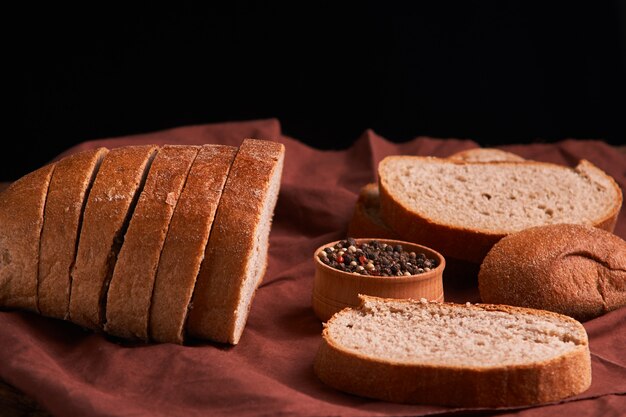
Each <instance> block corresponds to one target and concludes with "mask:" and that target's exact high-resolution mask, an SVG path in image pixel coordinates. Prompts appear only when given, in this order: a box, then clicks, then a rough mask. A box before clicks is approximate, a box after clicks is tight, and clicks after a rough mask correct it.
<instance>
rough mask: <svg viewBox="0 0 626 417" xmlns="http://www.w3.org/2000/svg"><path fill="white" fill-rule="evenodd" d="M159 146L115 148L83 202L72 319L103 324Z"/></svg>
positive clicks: (93, 326) (90, 325)
mask: <svg viewBox="0 0 626 417" xmlns="http://www.w3.org/2000/svg"><path fill="white" fill-rule="evenodd" d="M156 150H157V147H156V146H152V145H146V146H129V147H124V148H117V149H113V150H112V151H110V152H109V153H108V154H107V156H106V157H105V158H104V160H103V161H102V164H101V166H100V170H99V171H98V174H97V175H96V179H95V181H94V183H93V186H92V188H91V192H90V193H89V197H88V199H87V205H86V206H85V211H84V214H83V224H82V228H81V232H80V237H79V242H78V250H77V253H76V263H75V265H74V268H73V270H72V286H71V290H70V310H69V312H70V317H69V319H70V320H71V321H73V322H74V323H76V324H79V325H81V326H83V327H87V328H90V329H94V330H99V329H100V328H101V321H102V320H103V316H104V314H103V313H104V311H103V308H102V307H103V306H102V303H103V300H104V297H106V291H107V285H108V282H107V281H108V280H109V279H110V276H111V273H112V272H113V267H114V266H115V261H116V259H117V252H118V249H119V248H118V245H119V243H120V241H121V240H122V239H123V236H122V235H121V234H122V233H123V232H124V230H125V227H126V225H127V224H128V220H129V217H130V216H129V211H131V210H132V209H133V204H134V203H135V201H136V199H137V197H138V192H140V191H141V187H142V185H143V184H142V182H143V180H144V179H145V173H146V171H147V168H148V167H149V166H150V162H151V160H152V158H153V157H154V153H155V152H156ZM130 214H132V213H130Z"/></svg>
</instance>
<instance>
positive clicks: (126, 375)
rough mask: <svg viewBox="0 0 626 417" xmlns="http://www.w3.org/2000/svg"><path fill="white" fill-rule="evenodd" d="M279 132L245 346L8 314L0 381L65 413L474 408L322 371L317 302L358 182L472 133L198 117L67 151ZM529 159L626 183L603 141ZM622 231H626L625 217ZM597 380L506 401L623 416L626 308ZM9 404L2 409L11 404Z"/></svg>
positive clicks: (0, 320)
mask: <svg viewBox="0 0 626 417" xmlns="http://www.w3.org/2000/svg"><path fill="white" fill-rule="evenodd" d="M244 137H258V138H266V139H274V140H277V141H280V142H282V143H284V144H285V146H286V149H287V154H286V162H285V169H284V175H283V180H282V189H281V193H280V197H279V200H278V205H277V207H276V213H275V217H274V225H273V229H272V233H271V239H270V243H271V247H270V261H269V267H268V270H267V274H266V276H265V279H264V281H263V284H262V285H261V287H260V288H259V290H258V292H257V295H256V298H255V300H254V303H253V306H252V311H251V314H250V319H249V321H248V324H247V327H246V329H245V331H244V334H243V337H242V339H241V342H240V343H239V345H237V346H236V347H228V346H224V345H217V344H213V343H208V342H194V343H192V344H191V345H189V346H177V345H171V344H130V343H124V342H120V341H116V340H112V339H110V338H107V337H106V336H104V335H101V334H95V333H91V332H88V331H84V330H82V329H80V328H79V327H77V326H75V325H72V324H70V323H66V322H63V321H60V320H52V319H48V318H44V317H39V316H37V315H34V314H30V313H24V312H17V311H4V312H0V335H1V336H0V378H1V379H2V380H4V381H6V382H8V383H9V384H11V385H14V386H15V387H17V388H19V389H20V390H22V391H24V392H25V393H26V394H28V395H29V396H31V397H33V398H35V399H36V400H37V401H38V402H39V403H40V404H41V405H42V406H43V407H44V408H45V409H46V410H49V411H50V412H51V413H52V414H55V415H59V416H78V415H90V416H104V415H106V416H128V415H133V416H143V415H146V416H177V415H181V416H195V415H198V416H207V415H228V416H232V415H293V416H322V415H345V416H370V415H371V416H375V415H425V414H445V413H456V414H459V413H462V412H464V411H466V412H467V411H470V410H461V409H452V408H444V407H435V406H421V405H414V406H410V405H401V404H391V403H385V402H380V401H375V400H370V399H365V398H360V397H356V396H352V395H348V394H344V393H342V392H338V391H335V390H333V389H331V388H329V387H327V386H325V385H324V384H322V383H321V382H320V381H319V380H318V379H317V378H316V377H315V375H314V373H313V369H312V363H313V358H314V356H315V353H316V350H317V347H318V344H319V342H320V333H321V330H322V325H321V323H320V322H319V321H318V320H317V319H316V317H315V316H314V315H313V312H312V310H311V307H310V297H311V288H312V281H313V263H312V260H311V257H312V254H313V250H314V249H315V248H316V247H318V246H320V245H322V244H324V243H326V242H329V241H333V240H336V239H339V238H342V237H343V236H344V235H345V233H346V226H347V222H348V220H349V219H350V216H351V214H352V210H353V207H354V203H355V201H356V198H357V193H358V190H359V188H360V187H361V186H362V185H364V184H366V183H367V182H371V181H373V180H374V179H375V168H376V166H377V164H378V161H380V159H381V158H383V157H384V156H386V155H389V154H417V155H435V156H448V155H450V154H452V153H454V152H457V151H459V150H463V149H468V148H473V147H476V146H477V144H476V143H474V142H472V141H470V140H455V139H445V140H444V139H431V138H424V137H420V138H416V139H414V140H412V141H410V142H407V143H403V144H393V143H391V142H388V141H386V140H385V139H383V138H381V137H380V136H378V135H376V134H375V133H374V132H372V131H366V132H365V133H364V134H363V135H362V136H361V138H359V139H358V140H357V141H356V142H355V143H354V145H353V146H352V147H351V148H349V149H347V150H343V151H320V150H315V149H312V148H310V147H308V146H305V145H303V144H302V143H300V142H298V141H297V140H294V139H291V138H289V137H286V136H284V135H282V134H281V130H280V125H279V123H278V122H277V121H275V120H266V121H255V122H245V123H225V124H219V125H208V126H192V127H184V128H178V129H173V130H169V131H165V132H158V133H153V134H146V135H139V136H133V137H125V138H118V139H110V140H98V141H91V142H86V143H84V144H82V145H80V146H78V147H76V148H74V149H71V150H70V151H68V152H73V151H76V150H78V149H84V148H89V147H94V146H101V145H104V146H108V147H114V146H120V145H127V144H131V143H159V144H164V143H181V144H182V143H189V144H201V143H223V144H231V145H239V144H240V142H241V140H242V139H243V138H244ZM502 149H505V150H508V151H512V152H515V153H517V154H519V155H521V156H523V157H526V158H531V159H536V160H540V161H549V162H556V163H560V164H565V165H569V166H573V165H575V164H576V162H577V161H578V160H579V159H581V158H586V159H588V160H590V161H591V162H593V163H594V164H596V165H597V166H599V167H600V168H601V169H603V170H605V171H606V172H608V173H609V174H610V175H612V176H613V177H614V178H615V179H616V180H617V181H618V182H619V184H620V186H621V188H622V189H623V190H624V189H626V155H624V154H623V153H620V152H618V151H617V150H616V149H615V148H613V147H611V146H608V145H606V144H604V143H602V142H600V141H576V140H566V141H563V142H560V143H557V144H533V145H511V146H504V147H502ZM616 234H618V235H619V236H621V237H622V238H626V218H625V216H624V214H622V215H621V216H620V218H619V221H618V225H617V229H616ZM475 280H476V278H475V277H473V276H467V278H466V279H465V281H464V282H463V280H454V281H449V280H446V279H445V278H444V286H445V292H446V299H447V300H449V301H458V302H465V301H468V300H469V301H478V295H477V291H476V285H475V284H476V282H475ZM585 328H586V329H587V332H588V333H589V338H590V346H591V354H592V364H593V383H592V386H591V388H590V389H589V390H588V391H587V392H585V393H583V394H582V395H579V396H577V397H575V398H571V399H568V400H566V401H565V402H563V403H558V404H552V405H544V406H541V407H533V408H528V409H510V410H496V412H493V411H492V413H494V414H509V413H519V414H521V415H522V416H526V417H528V416H543V415H547V414H551V415H555V414H556V415H604V416H610V415H620V414H621V415H623V413H624V410H625V409H626V401H625V400H626V396H625V395H624V394H625V393H626V308H622V309H620V310H617V311H614V312H612V313H609V314H606V315H605V316H603V317H600V318H597V319H595V320H592V321H589V322H587V323H585ZM0 414H1V413H0Z"/></svg>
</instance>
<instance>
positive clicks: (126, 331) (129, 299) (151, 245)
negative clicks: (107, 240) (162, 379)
mask: <svg viewBox="0 0 626 417" xmlns="http://www.w3.org/2000/svg"><path fill="white" fill-rule="evenodd" d="M199 150H200V147H198V146H173V145H168V146H164V147H162V148H161V149H160V150H159V152H158V153H157V155H156V157H155V158H154V161H153V162H152V166H151V167H150V172H149V173H148V177H147V178H146V183H145V186H144V187H143V190H142V191H141V195H140V196H139V201H138V202H137V206H136V207H135V210H134V212H133V215H132V218H131V219H130V223H129V225H128V230H127V231H126V234H125V235H124V243H123V244H122V248H121V249H120V252H119V255H118V257H117V263H116V264H115V269H114V271H113V276H112V278H111V282H110V286H109V291H108V295H107V301H106V324H105V325H104V330H105V331H106V332H107V333H109V334H112V335H115V336H119V337H125V338H137V339H143V340H147V338H148V318H149V313H150V301H151V300H152V290H153V288H154V279H155V276H156V271H157V268H158V265H159V258H160V256H161V250H162V249H163V243H164V242H165V236H166V235H167V230H168V227H169V224H170V220H171V218H172V214H173V213H174V209H175V207H176V203H177V202H178V197H179V196H180V192H181V191H182V189H183V185H184V183H185V180H186V179H187V175H188V174H189V169H190V168H191V164H192V163H193V160H194V159H195V158H196V156H197V154H198V151H199Z"/></svg>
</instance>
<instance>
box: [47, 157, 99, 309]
mask: <svg viewBox="0 0 626 417" xmlns="http://www.w3.org/2000/svg"><path fill="white" fill-rule="evenodd" d="M107 152H108V150H107V149H106V148H97V149H92V150H88V151H84V152H79V153H77V154H74V155H70V156H68V157H66V158H63V159H62V160H60V161H58V162H57V166H56V168H55V170H54V174H53V175H52V179H51V180H50V187H49V190H48V198H47V200H46V210H45V213H44V224H43V230H42V232H41V246H40V253H39V283H38V288H37V300H38V301H37V302H38V305H39V312H40V313H41V314H43V315H44V316H49V317H56V318H59V319H64V318H66V317H67V315H68V309H69V304H70V288H71V281H70V272H71V270H72V266H73V265H74V259H75V258H76V248H77V244H78V234H79V232H80V226H81V221H82V215H83V210H84V209H85V203H86V202H87V195H88V194H89V189H90V188H91V185H92V184H93V180H94V178H95V176H96V173H97V172H98V169H99V167H100V163H101V162H102V159H103V158H104V156H105V155H106V154H107Z"/></svg>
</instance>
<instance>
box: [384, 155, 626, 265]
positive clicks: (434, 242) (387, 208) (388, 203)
mask: <svg viewBox="0 0 626 417" xmlns="http://www.w3.org/2000/svg"><path fill="white" fill-rule="evenodd" d="M388 158H411V159H415V160H420V159H426V160H427V159H430V160H438V161H441V162H442V163H452V164H460V165H463V164H466V163H465V162H462V161H450V160H445V159H439V158H433V157H406V156H398V157H388ZM388 158H386V159H388ZM384 162H385V161H383V162H381V164H383V163H384ZM472 164H486V165H487V164H488V165H493V164H507V165H511V164H524V165H529V164H530V165H537V166H550V167H555V166H557V167H560V166H558V165H554V164H548V163H543V162H536V161H525V162H508V161H505V162H502V161H499V162H475V163H472ZM560 168H562V169H569V168H566V167H560ZM380 170H381V168H380V165H379V171H380ZM575 170H576V171H577V172H579V173H581V172H583V173H584V174H585V175H590V176H595V175H597V176H602V177H603V179H604V180H607V181H608V182H609V184H610V185H611V187H613V188H614V190H615V193H616V195H617V196H618V198H617V199H616V200H615V201H613V202H612V206H611V208H610V210H609V211H608V214H607V215H606V216H602V217H600V218H597V219H593V221H592V224H593V226H595V227H598V228H606V229H605V230H608V231H612V230H613V228H614V227H615V223H616V221H617V216H618V214H619V210H620V208H621V205H622V192H621V190H620V188H619V186H618V185H617V183H616V182H615V180H614V179H613V178H611V177H610V176H608V175H606V174H604V173H603V172H602V171H601V170H600V169H598V168H596V167H595V166H594V165H593V164H591V163H590V162H588V161H585V160H582V161H581V162H580V163H579V165H578V166H577V167H576V168H575ZM379 191H380V216H381V218H382V219H383V220H384V222H385V223H386V224H388V225H389V226H390V227H391V228H392V229H393V230H394V231H396V232H397V233H398V234H399V235H400V236H401V238H403V239H405V240H408V241H411V242H417V243H421V244H424V245H426V246H430V247H432V248H433V249H435V250H437V251H439V252H441V253H443V254H444V255H445V256H447V257H452V258H457V259H462V260H467V261H470V262H475V263H480V262H482V260H483V259H484V257H485V256H486V255H487V252H488V251H489V249H491V247H493V245H494V244H495V243H496V242H498V241H499V240H500V239H502V238H503V237H504V236H506V235H507V234H509V233H508V232H505V231H498V230H487V229H478V228H472V227H471V225H467V226H465V227H458V226H454V225H447V224H443V223H439V222H437V221H436V220H434V219H429V218H425V217H422V216H421V215H420V214H419V213H416V212H415V211H413V210H412V209H411V208H410V207H407V206H405V205H404V204H403V203H402V202H401V201H399V200H398V199H397V198H396V197H395V195H394V191H393V189H392V187H391V186H390V185H389V184H387V182H386V181H385V178H384V175H382V173H381V172H379ZM470 242H471V244H468V243H470Z"/></svg>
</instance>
